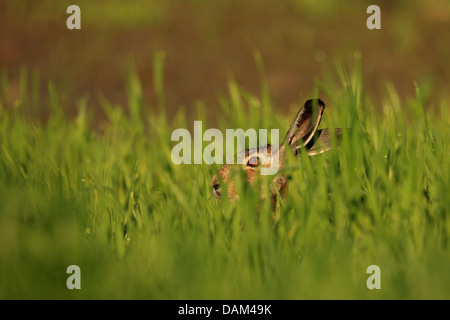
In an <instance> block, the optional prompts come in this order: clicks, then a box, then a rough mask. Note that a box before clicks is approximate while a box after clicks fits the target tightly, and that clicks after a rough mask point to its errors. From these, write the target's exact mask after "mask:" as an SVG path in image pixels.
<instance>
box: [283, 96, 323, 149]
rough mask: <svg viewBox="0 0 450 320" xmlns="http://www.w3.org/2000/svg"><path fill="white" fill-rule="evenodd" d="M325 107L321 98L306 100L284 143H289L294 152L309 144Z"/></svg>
mask: <svg viewBox="0 0 450 320" xmlns="http://www.w3.org/2000/svg"><path fill="white" fill-rule="evenodd" d="M324 109H325V104H324V103H323V101H322V100H320V99H313V100H308V101H306V102H305V104H304V105H303V107H302V108H301V109H300V111H299V112H298V113H297V115H296V116H295V119H294V121H293V122H292V124H291V126H290V127H289V130H288V132H287V134H286V138H284V141H283V145H284V146H286V145H289V147H290V148H291V149H292V151H294V152H295V150H297V149H298V148H301V147H303V146H305V145H307V144H308V142H309V141H310V140H311V138H312V137H313V136H314V133H315V132H316V130H317V127H318V126H319V123H320V119H322V114H323V110H324Z"/></svg>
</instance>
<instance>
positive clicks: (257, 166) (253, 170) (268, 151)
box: [211, 99, 341, 200]
mask: <svg viewBox="0 0 450 320" xmlns="http://www.w3.org/2000/svg"><path fill="white" fill-rule="evenodd" d="M324 109H325V104H324V103H323V101H321V100H320V99H314V100H308V101H306V102H305V104H304V105H303V107H302V108H301V109H300V111H299V112H298V113H297V115H296V117H295V119H294V121H293V122H292V124H291V126H290V127H289V130H288V132H287V134H286V137H285V138H284V140H283V142H282V143H281V144H280V145H279V146H274V145H270V144H268V145H263V146H259V147H258V148H251V149H244V150H241V151H240V152H238V153H237V154H236V156H235V157H234V158H233V159H232V160H233V161H227V164H225V165H223V166H222V167H221V168H220V169H219V171H218V172H217V173H216V174H215V175H214V176H213V178H212V181H211V186H212V188H213V193H214V195H215V196H216V197H217V198H221V197H222V188H221V183H222V185H224V187H226V192H227V195H228V199H230V200H233V199H236V198H239V196H238V194H237V192H236V187H235V181H233V176H234V175H233V171H237V170H244V172H245V176H246V180H247V182H248V183H249V184H253V183H254V182H255V181H256V179H257V178H258V176H259V175H260V172H261V169H262V168H269V167H271V166H273V164H274V162H275V161H276V162H277V165H278V170H281V169H282V168H283V167H284V165H285V164H286V161H287V152H290V151H288V150H291V152H293V154H294V155H296V156H298V155H300V148H302V147H304V148H306V152H307V154H308V155H316V154H319V153H322V152H325V151H327V150H329V149H331V148H332V146H333V143H332V142H333V141H332V138H331V136H335V137H337V138H340V136H341V129H334V130H332V131H331V132H332V133H330V130H329V129H322V130H317V128H318V127H319V123H320V120H321V118H322V114H323V110H324ZM336 142H337V140H336ZM273 182H274V187H275V188H276V189H277V190H274V187H271V193H272V196H273V200H276V195H277V193H280V195H281V196H282V197H284V195H285V194H286V192H287V179H286V177H285V176H283V175H282V174H278V175H276V176H275V177H274V179H273Z"/></svg>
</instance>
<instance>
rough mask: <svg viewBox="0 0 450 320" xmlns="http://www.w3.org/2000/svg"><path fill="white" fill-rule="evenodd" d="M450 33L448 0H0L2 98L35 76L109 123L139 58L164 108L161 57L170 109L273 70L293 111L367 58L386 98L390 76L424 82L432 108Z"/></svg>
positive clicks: (250, 86)
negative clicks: (374, 9)
mask: <svg viewBox="0 0 450 320" xmlns="http://www.w3.org/2000/svg"><path fill="white" fill-rule="evenodd" d="M71 4H76V5H78V6H80V8H81V30H68V29H67V27H66V20H67V18H68V17H69V14H67V13H66V9H67V7H68V6H69V5H71ZM371 4H376V5H379V6H380V8H381V30H369V29H367V27H366V20H367V18H368V17H369V14H367V13H366V9H367V7H368V6H369V5H371ZM449 30H450V1H448V0H433V1H428V0H416V1H407V0H403V1H401V0H399V1H376V0H370V1H365V0H357V1H356V0H351V1H331V0H323V1H313V0H303V1H281V2H274V1H268V0H245V1H238V0H221V1H211V0H208V1H203V0H184V1H176V0H164V1H162V0H139V1H122V0H107V1H106V0H96V1H88V0H77V1H76V0H70V1H66V0H58V1H54V0H40V1H35V0H20V1H17V0H1V1H0V70H1V72H2V79H3V80H2V81H8V82H9V92H2V93H1V94H2V95H4V96H6V97H5V98H7V100H8V101H9V103H10V105H13V104H14V102H15V101H16V100H17V99H19V98H20V90H21V89H20V83H21V81H22V82H24V81H25V80H24V79H26V80H27V81H28V82H30V83H31V84H32V85H31V86H30V87H29V88H28V90H29V91H32V92H30V94H31V95H32V96H35V97H36V96H39V97H40V99H39V98H37V99H35V101H41V100H42V98H43V97H45V96H46V95H47V92H48V90H47V84H48V82H49V81H52V82H54V84H55V86H56V88H57V90H59V92H63V93H64V94H63V101H64V105H65V108H66V110H67V112H68V113H69V114H73V113H75V108H76V105H77V103H78V101H79V100H80V99H81V97H83V96H84V97H88V98H89V106H90V108H91V109H92V110H91V111H92V112H93V113H94V115H95V117H98V118H99V119H100V118H101V117H102V110H101V108H98V105H99V97H103V98H106V99H107V100H108V101H110V102H111V103H112V104H119V105H125V104H126V101H127V92H126V86H125V79H126V77H127V72H128V71H129V70H130V66H133V67H134V68H135V70H136V72H137V74H138V75H139V78H140V80H141V82H142V88H143V95H144V97H145V99H147V102H148V104H149V105H150V106H154V105H156V96H155V93H154V90H153V86H154V84H153V66H154V64H153V60H154V58H155V55H158V54H159V55H160V56H162V55H163V56H164V90H165V102H166V108H167V110H168V112H169V116H170V115H171V114H173V113H174V112H175V111H176V110H178V109H179V108H181V107H184V108H185V109H186V110H187V111H189V110H190V108H193V107H194V106H195V105H196V103H197V102H198V101H202V102H203V103H204V105H205V106H206V108H207V109H208V110H210V111H211V110H215V109H216V108H217V107H218V105H219V99H218V97H219V96H220V95H222V94H227V90H228V85H227V84H228V80H229V79H231V78H232V79H234V80H236V82H237V83H239V84H240V85H241V86H242V87H243V88H245V89H246V90H248V91H249V92H250V93H251V94H254V95H258V94H260V90H261V79H262V77H265V78H266V80H267V83H268V87H269V91H270V94H271V100H272V103H273V104H274V105H275V106H276V108H277V109H279V110H280V112H282V113H283V112H285V113H286V112H288V110H291V108H293V107H294V106H295V105H297V104H299V103H300V102H303V101H304V100H306V99H307V98H309V97H310V95H311V94H312V92H313V89H314V83H315V79H320V78H321V76H322V75H324V74H326V73H329V72H331V71H332V70H335V69H336V66H337V65H339V66H343V67H347V66H351V65H352V63H353V62H354V61H355V59H356V60H360V63H361V66H362V74H363V80H364V90H365V92H366V93H368V94H369V95H370V96H372V97H374V99H375V100H376V97H379V96H380V95H382V94H383V92H384V90H385V89H386V88H385V85H386V83H390V84H392V85H393V86H394V87H395V89H396V90H397V91H398V93H399V95H400V96H401V97H407V96H413V95H414V82H415V81H416V82H417V83H418V84H419V85H421V86H422V87H423V88H425V89H426V90H425V91H426V93H427V94H426V97H425V98H426V105H427V107H428V108H433V105H434V104H435V103H436V101H437V100H438V99H440V98H442V97H443V96H445V95H447V94H448V93H447V91H448V80H449V78H450V64H449V63H448V59H449V57H450V36H449V33H448V32H449ZM255 53H258V54H260V56H261V58H262V61H263V63H264V66H265V71H264V72H263V74H262V72H261V70H258V67H257V63H255ZM258 54H256V55H258ZM6 79H7V80H6ZM435 98H436V99H435ZM325 99H326V97H325ZM37 103H38V102H36V104H37ZM29 108H30V110H28V111H29V114H30V115H32V116H33V117H37V118H41V117H45V108H44V109H43V108H37V107H36V106H33V104H32V103H30V104H29Z"/></svg>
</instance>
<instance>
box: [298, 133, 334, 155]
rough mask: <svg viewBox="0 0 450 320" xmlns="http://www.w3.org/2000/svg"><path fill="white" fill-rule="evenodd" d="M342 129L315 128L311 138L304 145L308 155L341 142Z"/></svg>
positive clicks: (321, 151) (325, 149)
mask: <svg viewBox="0 0 450 320" xmlns="http://www.w3.org/2000/svg"><path fill="white" fill-rule="evenodd" d="M341 141H342V129H340V128H337V129H322V130H317V131H316V133H315V134H314V136H313V137H312V139H311V140H310V141H309V142H308V144H307V145H306V146H305V147H306V149H307V150H308V151H307V152H308V155H310V156H315V155H316V154H320V153H323V152H325V151H328V150H330V149H332V148H334V147H337V146H338V145H340V144H341Z"/></svg>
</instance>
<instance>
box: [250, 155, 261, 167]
mask: <svg viewBox="0 0 450 320" xmlns="http://www.w3.org/2000/svg"><path fill="white" fill-rule="evenodd" d="M260 164H261V161H260V160H259V158H258V157H251V158H250V159H249V160H248V163H247V165H248V166H250V167H257V166H259V165H260Z"/></svg>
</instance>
